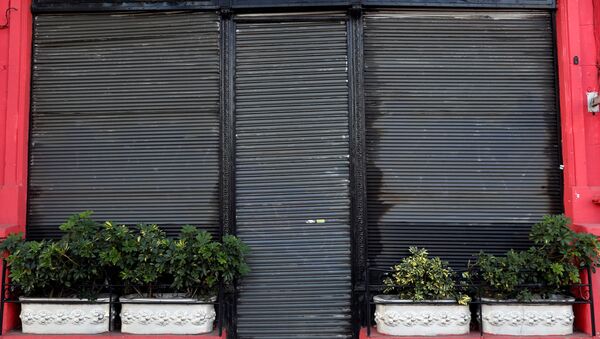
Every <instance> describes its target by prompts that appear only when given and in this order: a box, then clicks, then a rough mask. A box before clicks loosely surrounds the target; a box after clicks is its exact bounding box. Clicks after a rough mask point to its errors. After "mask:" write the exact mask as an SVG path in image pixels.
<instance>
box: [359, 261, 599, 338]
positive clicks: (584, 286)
mask: <svg viewBox="0 0 600 339" xmlns="http://www.w3.org/2000/svg"><path fill="white" fill-rule="evenodd" d="M391 272H393V271H392V270H391V269H390V268H381V267H367V269H366V271H365V284H366V285H365V289H364V292H363V293H364V301H363V305H364V312H365V313H364V315H365V317H366V326H367V336H368V337H370V336H371V327H372V326H373V321H372V317H373V313H372V312H373V309H374V307H373V306H374V305H375V304H376V303H375V302H374V301H373V296H374V295H376V294H380V293H382V292H383V290H384V289H385V288H386V287H400V286H387V285H384V284H382V283H377V284H372V283H371V281H378V282H381V281H383V278H384V277H385V276H386V275H387V274H388V273H391ZM585 272H586V273H587V274H586V275H587V279H586V280H587V281H586V283H580V284H573V285H571V288H572V290H573V291H574V292H575V293H572V294H573V295H574V297H573V298H572V299H569V300H540V301H538V300H533V301H519V303H523V304H531V305H535V304H538V305H540V304H544V305H547V304H566V305H576V304H584V305H590V313H589V314H590V319H589V321H590V327H591V333H592V334H591V335H592V336H595V333H596V324H595V313H594V292H593V287H592V270H591V268H590V267H587V268H586V269H585ZM458 273H459V274H457V276H460V273H462V272H458ZM518 287H519V288H531V287H543V285H541V284H528V285H520V286H518ZM456 289H457V292H459V293H465V294H469V295H470V296H471V297H472V300H471V301H470V302H469V304H470V305H474V306H475V308H476V311H475V312H476V315H477V319H478V323H479V324H478V330H479V335H480V336H483V334H484V333H483V312H482V305H492V304H514V303H515V301H514V300H512V301H511V300H491V299H486V298H485V297H484V293H483V285H482V284H481V283H464V282H461V283H459V282H458V281H457V283H456ZM467 292H469V293H467ZM393 303H394V302H393V301H389V302H387V301H378V302H377V304H393ZM414 304H426V305H436V304H445V305H447V302H442V301H439V302H436V301H423V302H418V301H416V302H414Z"/></svg>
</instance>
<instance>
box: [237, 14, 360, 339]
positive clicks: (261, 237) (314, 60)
mask: <svg viewBox="0 0 600 339" xmlns="http://www.w3.org/2000/svg"><path fill="white" fill-rule="evenodd" d="M346 39H347V34H346V24H345V22H343V17H341V18H340V20H339V21H333V22H324V21H322V22H319V21H315V22H312V21H293V22H285V21H284V22H262V23H251V22H243V21H240V22H238V24H237V37H236V41H237V42H236V48H237V49H236V135H237V141H236V209H237V234H238V236H240V237H241V238H242V239H243V240H244V241H245V242H246V243H247V244H248V245H249V246H250V247H251V254H250V257H249V263H250V267H251V269H252V271H251V272H250V275H249V276H248V277H246V278H245V279H244V280H243V282H242V284H241V286H240V290H239V299H238V306H237V308H238V313H237V314H238V323H237V324H238V325H237V327H238V335H239V337H240V338H260V339H274V338H278V339H289V338H327V339H332V338H349V337H351V323H350V295H351V255H350V225H349V200H350V198H349V184H348V180H349V179H348V178H349V164H348V154H349V149H348V83H347V80H348V75H347V47H346V46H347V40H346Z"/></svg>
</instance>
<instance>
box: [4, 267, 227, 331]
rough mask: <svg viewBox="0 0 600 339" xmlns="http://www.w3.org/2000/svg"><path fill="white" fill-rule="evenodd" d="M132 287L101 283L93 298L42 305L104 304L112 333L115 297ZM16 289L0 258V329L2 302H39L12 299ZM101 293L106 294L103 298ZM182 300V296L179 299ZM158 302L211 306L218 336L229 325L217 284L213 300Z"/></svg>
mask: <svg viewBox="0 0 600 339" xmlns="http://www.w3.org/2000/svg"><path fill="white" fill-rule="evenodd" d="M131 287H132V286H125V285H122V284H103V285H101V286H93V288H94V291H96V292H97V293H95V294H97V295H98V296H99V297H98V298H97V299H95V300H77V299H75V298H74V300H64V299H61V300H44V301H43V303H44V304H74V305H75V304H79V305H96V304H108V305H109V307H108V309H109V311H108V312H109V313H108V331H109V332H114V331H116V327H118V326H116V325H119V324H120V322H119V321H118V320H119V319H120V315H119V312H118V311H119V309H120V306H121V304H122V302H121V301H120V300H119V298H118V297H119V296H124V295H125V293H124V291H125V290H126V288H131ZM134 287H136V288H137V287H138V286H134ZM19 289H20V286H19V285H18V284H12V283H10V282H9V281H8V265H7V263H6V260H4V259H3V260H2V282H1V285H0V329H3V328H4V308H5V306H6V304H25V303H39V301H27V300H20V299H18V298H15V297H14V295H15V294H16V293H15V292H16V291H18V290H19ZM152 289H153V291H155V292H156V294H158V295H160V294H162V293H168V292H169V285H163V284H157V285H153V286H152ZM103 296H107V298H104V297H103ZM182 299H183V298H182ZM131 303H132V304H135V305H143V304H156V302H155V301H152V300H148V301H146V300H139V299H138V300H135V301H134V302H131ZM160 304H161V305H202V304H205V305H214V307H215V312H216V319H215V321H216V331H217V332H218V335H219V336H221V335H222V334H223V329H224V327H225V326H226V325H229V324H231V318H232V310H233V308H232V304H233V302H232V293H228V292H226V290H225V288H223V287H222V286H220V287H219V288H218V292H217V296H216V300H214V301H212V300H210V301H195V300H194V301H191V300H189V298H188V300H185V299H184V300H181V301H179V300H161V301H160ZM2 335H3V334H2V331H0V336H2Z"/></svg>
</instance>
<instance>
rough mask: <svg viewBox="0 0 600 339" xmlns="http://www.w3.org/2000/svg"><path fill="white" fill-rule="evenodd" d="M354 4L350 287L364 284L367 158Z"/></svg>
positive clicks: (356, 319) (355, 305) (358, 14)
mask: <svg viewBox="0 0 600 339" xmlns="http://www.w3.org/2000/svg"><path fill="white" fill-rule="evenodd" d="M355 2H356V3H355V4H353V5H352V7H351V8H350V9H349V11H348V19H347V21H346V30H347V56H348V108H349V115H348V122H349V131H348V133H349V136H350V139H349V146H350V147H349V151H350V152H349V155H350V164H349V165H350V196H351V200H350V204H351V209H350V211H351V215H350V217H351V223H350V224H351V226H352V232H351V235H352V248H351V253H352V271H353V274H352V286H353V288H354V290H357V289H358V288H359V286H360V287H364V286H365V282H364V281H362V279H363V277H364V271H365V268H366V260H365V258H366V251H367V250H366V223H367V222H366V219H367V218H366V174H365V173H366V160H365V153H366V152H365V149H366V146H365V140H364V136H365V117H364V95H363V68H364V67H363V53H362V49H363V43H362V7H361V6H360V3H359V2H357V1H355ZM359 295H360V294H355V293H353V294H352V323H353V332H354V333H355V335H358V333H359V332H360V329H361V325H362V324H364V323H365V322H364V319H361V318H364V316H363V317H360V313H361V312H360V311H361V310H362V311H364V309H361V307H360V303H359V300H358V299H359V298H358V297H359ZM365 302H368V301H367V300H365Z"/></svg>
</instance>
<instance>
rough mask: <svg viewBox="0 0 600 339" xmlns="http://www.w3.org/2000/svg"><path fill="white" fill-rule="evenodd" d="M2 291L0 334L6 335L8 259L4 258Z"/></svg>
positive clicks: (0, 293)
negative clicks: (5, 310) (5, 309)
mask: <svg viewBox="0 0 600 339" xmlns="http://www.w3.org/2000/svg"><path fill="white" fill-rule="evenodd" d="M0 288H2V292H0V336H2V335H4V306H6V260H5V259H4V258H3V259H2V284H1V287H0Z"/></svg>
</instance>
